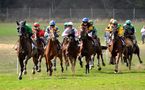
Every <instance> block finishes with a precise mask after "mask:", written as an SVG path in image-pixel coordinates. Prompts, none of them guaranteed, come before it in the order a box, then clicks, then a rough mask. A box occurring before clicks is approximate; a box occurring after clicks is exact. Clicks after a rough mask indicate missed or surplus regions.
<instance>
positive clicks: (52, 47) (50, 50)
mask: <svg viewBox="0 0 145 90" xmlns="http://www.w3.org/2000/svg"><path fill="white" fill-rule="evenodd" d="M44 56H45V60H46V69H47V72H48V71H50V73H49V75H50V76H51V75H52V72H53V70H52V66H53V64H52V62H51V61H52V59H54V58H56V57H58V58H59V59H60V65H61V71H62V72H63V71H64V69H63V59H62V50H61V49H60V50H58V39H57V38H56V37H55V36H54V32H53V31H50V33H49V39H48V44H47V46H46V49H45V54H44Z"/></svg>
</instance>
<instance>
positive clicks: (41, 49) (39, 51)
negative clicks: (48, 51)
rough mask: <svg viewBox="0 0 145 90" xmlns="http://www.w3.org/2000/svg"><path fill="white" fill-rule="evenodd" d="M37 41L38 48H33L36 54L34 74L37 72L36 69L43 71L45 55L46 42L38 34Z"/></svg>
mask: <svg viewBox="0 0 145 90" xmlns="http://www.w3.org/2000/svg"><path fill="white" fill-rule="evenodd" d="M37 33H38V32H37ZM37 33H36V34H37ZM35 42H36V45H37V48H36V47H34V48H33V49H35V48H36V49H35V50H33V52H34V54H33V62H34V67H33V71H32V73H33V74H35V70H36V71H37V72H41V60H42V58H43V56H44V43H43V42H42V38H40V37H38V36H37V35H36V40H35Z"/></svg>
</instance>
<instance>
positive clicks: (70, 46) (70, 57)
mask: <svg viewBox="0 0 145 90" xmlns="http://www.w3.org/2000/svg"><path fill="white" fill-rule="evenodd" d="M62 52H63V56H64V58H65V63H66V69H67V66H68V65H69V61H70V63H71V69H72V72H73V74H74V73H75V65H76V59H77V56H78V52H79V47H78V42H77V41H76V40H75V38H74V37H73V36H71V35H69V36H68V37H65V38H64V40H63V43H62Z"/></svg>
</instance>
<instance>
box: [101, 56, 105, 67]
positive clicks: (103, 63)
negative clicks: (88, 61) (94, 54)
mask: <svg viewBox="0 0 145 90" xmlns="http://www.w3.org/2000/svg"><path fill="white" fill-rule="evenodd" d="M101 59H102V65H103V66H105V62H104V59H103V54H101Z"/></svg>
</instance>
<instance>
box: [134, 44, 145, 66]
mask: <svg viewBox="0 0 145 90" xmlns="http://www.w3.org/2000/svg"><path fill="white" fill-rule="evenodd" d="M135 48H136V49H135V52H136V54H137V56H138V59H139V62H140V64H141V63H143V62H142V60H141V58H140V49H139V46H138V45H136V47H135Z"/></svg>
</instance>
